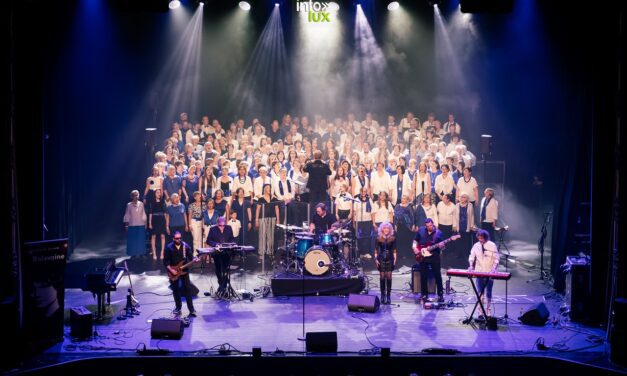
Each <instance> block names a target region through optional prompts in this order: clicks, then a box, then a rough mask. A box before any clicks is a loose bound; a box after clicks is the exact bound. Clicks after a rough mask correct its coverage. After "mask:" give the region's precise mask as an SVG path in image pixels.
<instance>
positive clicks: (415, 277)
mask: <svg viewBox="0 0 627 376" xmlns="http://www.w3.org/2000/svg"><path fill="white" fill-rule="evenodd" d="M411 272H412V273H411V274H412V278H411V281H412V284H411V292H413V293H414V294H420V293H421V288H420V286H421V284H420V264H416V265H414V266H413V267H412V268H411ZM427 291H428V292H429V294H435V293H436V289H435V277H434V276H433V270H431V268H429V276H428V277H427Z"/></svg>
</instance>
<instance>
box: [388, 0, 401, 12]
mask: <svg viewBox="0 0 627 376" xmlns="http://www.w3.org/2000/svg"><path fill="white" fill-rule="evenodd" d="M400 7H401V4H399V3H398V1H392V2H391V3H389V4H388V10H397V9H398V8H400Z"/></svg>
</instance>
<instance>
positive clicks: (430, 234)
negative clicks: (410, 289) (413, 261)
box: [412, 218, 444, 302]
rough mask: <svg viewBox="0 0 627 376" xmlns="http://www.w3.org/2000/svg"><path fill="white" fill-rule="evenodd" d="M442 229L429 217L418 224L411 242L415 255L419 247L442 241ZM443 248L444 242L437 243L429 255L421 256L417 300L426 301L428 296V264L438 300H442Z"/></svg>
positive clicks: (418, 251)
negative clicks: (441, 258)
mask: <svg viewBox="0 0 627 376" xmlns="http://www.w3.org/2000/svg"><path fill="white" fill-rule="evenodd" d="M443 240H444V239H443V236H442V231H440V230H438V229H437V228H436V227H435V225H434V224H433V220H432V219H431V218H427V219H425V225H424V226H420V228H419V229H418V232H417V233H416V238H415V239H414V243H413V247H412V249H413V251H414V254H415V255H418V254H419V253H420V252H421V249H422V248H424V247H427V246H431V245H434V244H437V243H441V242H443ZM443 250H444V244H441V245H439V247H438V248H435V249H433V250H432V251H431V255H429V256H426V257H423V258H422V260H421V262H420V294H421V297H420V298H419V300H423V301H426V300H427V298H428V297H429V289H428V285H427V282H428V279H427V277H428V275H429V265H431V269H432V270H433V276H434V277H435V286H436V290H437V293H438V302H444V288H443V287H442V274H441V272H440V252H442V251H443Z"/></svg>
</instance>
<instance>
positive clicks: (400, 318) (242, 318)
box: [44, 245, 608, 366]
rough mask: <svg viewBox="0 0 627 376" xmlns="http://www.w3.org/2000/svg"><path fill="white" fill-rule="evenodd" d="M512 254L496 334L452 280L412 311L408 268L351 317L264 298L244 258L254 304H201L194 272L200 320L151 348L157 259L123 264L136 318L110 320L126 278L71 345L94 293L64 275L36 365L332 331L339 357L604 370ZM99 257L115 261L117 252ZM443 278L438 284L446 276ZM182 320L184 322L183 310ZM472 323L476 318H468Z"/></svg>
mask: <svg viewBox="0 0 627 376" xmlns="http://www.w3.org/2000/svg"><path fill="white" fill-rule="evenodd" d="M512 248H513V247H512V245H510V249H512ZM518 248H519V249H521V250H523V251H520V254H519V255H516V251H515V250H512V255H514V257H515V258H517V259H519V260H520V261H519V262H517V263H515V264H512V263H510V264H509V267H510V271H511V272H512V279H511V280H510V281H509V284H508V304H507V313H508V315H509V320H500V321H499V324H498V329H497V330H495V331H492V330H487V329H484V328H482V327H481V326H479V325H465V324H463V323H462V321H463V320H464V319H465V318H467V317H468V315H469V313H470V311H471V310H472V306H473V305H474V301H475V298H474V294H473V292H472V289H471V287H470V283H469V281H468V279H466V278H459V277H457V278H456V277H453V278H452V280H451V282H452V283H451V286H452V288H453V289H454V290H455V292H453V293H451V294H447V295H446V301H447V302H452V303H453V304H452V305H451V307H450V308H448V309H439V310H433V309H425V308H423V307H422V306H421V305H419V304H416V301H415V297H414V294H412V293H411V290H410V287H409V282H410V278H411V268H410V267H409V265H407V266H404V267H400V268H399V269H398V270H397V271H395V272H394V278H393V292H392V305H389V306H381V309H380V310H379V311H378V312H376V313H354V312H349V311H348V309H347V300H348V297H347V296H307V297H300V296H292V297H274V296H273V295H272V294H269V295H268V296H266V297H263V296H262V293H263V291H264V290H265V289H267V288H269V287H270V282H271V277H272V276H273V274H274V273H277V272H279V270H274V269H272V267H271V266H269V265H267V264H265V263H264V264H258V263H257V261H256V260H255V259H252V260H251V259H250V258H249V260H248V261H247V262H245V263H244V264H243V265H242V264H240V265H241V267H240V268H239V269H238V270H234V271H233V273H232V277H231V281H232V285H233V287H234V288H235V290H237V291H240V292H247V293H251V294H253V295H257V297H255V298H254V300H253V301H250V300H241V301H221V300H216V299H214V298H212V297H210V296H205V293H209V294H210V293H212V292H213V290H214V289H215V288H217V280H216V278H215V275H214V272H213V266H212V265H209V266H207V267H204V268H202V269H196V270H194V272H193V273H192V274H191V280H192V281H193V283H194V284H195V285H196V286H197V287H198V288H199V290H200V293H199V294H198V297H196V298H195V299H194V305H195V307H196V310H197V311H198V317H197V318H194V319H192V320H191V323H190V325H189V327H187V328H185V332H184V335H183V338H182V339H180V340H153V339H151V337H150V329H151V321H152V320H153V319H157V318H168V317H171V313H170V312H171V310H172V309H173V308H174V303H173V299H172V296H171V292H170V290H169V288H168V283H167V276H166V274H165V273H164V271H163V267H162V264H161V261H160V260H159V261H153V260H151V259H147V258H139V259H130V260H129V268H130V269H131V272H132V275H131V278H132V283H133V288H134V291H135V295H136V297H137V299H138V300H139V302H140V310H141V314H139V315H138V316H134V317H133V318H130V319H126V320H118V319H117V318H116V317H117V315H118V313H119V312H120V311H121V310H122V309H123V308H124V306H125V304H126V291H127V288H128V287H129V281H128V279H127V278H124V279H123V280H122V281H121V283H120V285H119V286H118V289H117V291H116V292H113V293H112V296H111V300H112V304H111V306H110V309H109V316H110V318H109V319H105V320H103V321H102V322H98V323H96V327H95V331H96V333H97V336H95V337H93V338H92V339H90V340H85V341H77V340H74V339H72V338H70V335H69V333H70V328H69V310H70V308H72V307H77V306H85V307H87V308H88V309H90V310H91V311H92V312H93V311H95V306H96V301H95V299H94V298H93V297H92V294H91V293H89V292H85V291H81V290H80V289H79V288H75V287H76V283H77V280H76V279H74V280H73V278H72V277H70V278H69V280H68V281H67V284H68V288H67V289H66V296H65V308H66V327H65V331H66V335H65V340H64V341H63V342H62V343H59V344H57V345H55V346H53V347H51V348H49V349H48V350H47V351H46V354H45V355H44V357H47V358H48V359H50V358H52V359H55V361H57V362H58V361H61V360H64V359H66V360H67V359H77V358H82V357H94V356H96V357H100V356H112V355H120V356H134V355H135V351H136V349H137V348H138V347H142V346H144V345H145V346H146V347H147V348H152V349H155V348H160V349H167V350H170V351H173V352H179V353H180V354H181V355H185V354H203V353H207V351H208V349H214V350H215V349H219V348H220V346H225V347H227V348H229V346H230V348H232V349H237V350H240V351H242V352H250V351H251V349H252V348H253V347H261V349H262V351H263V352H274V351H275V350H281V351H284V352H286V353H288V354H289V353H303V352H304V351H305V342H304V341H302V340H300V339H301V338H303V336H304V334H305V333H306V332H321V331H331V332H337V338H338V351H339V352H341V353H346V354H358V353H359V354H362V355H363V354H367V353H368V352H369V351H371V350H372V349H373V348H375V347H378V348H385V347H388V348H390V349H391V351H392V353H393V354H395V353H396V354H401V353H406V354H418V353H420V352H421V351H422V350H423V349H427V348H448V349H456V350H458V351H460V352H461V354H462V355H498V354H501V355H512V354H514V355H533V356H553V357H559V358H563V359H575V360H577V361H581V362H587V363H591V364H598V365H601V366H606V365H607V358H608V356H607V351H608V349H607V346H606V344H605V342H604V339H605V331H604V330H602V329H601V328H591V327H585V326H583V325H581V324H577V323H572V322H569V321H568V320H567V319H565V318H563V317H561V315H560V312H559V307H560V305H561V304H562V303H563V301H562V297H561V296H559V295H557V294H554V293H552V292H551V291H550V288H549V286H548V284H546V283H544V282H543V281H538V280H536V281H529V280H532V279H535V278H537V277H538V275H539V271H538V270H537V268H533V267H531V266H532V265H533V262H534V260H533V255H531V256H530V255H528V254H527V253H526V252H527V251H528V248H527V251H524V249H525V248H523V247H522V246H519V247H518ZM107 256H114V257H115V256H116V252H110V253H109V254H107ZM117 256H118V261H121V260H123V255H120V254H118V255H117ZM91 260H92V259H91V258H90V257H81V253H78V254H76V253H75V254H74V255H73V256H72V260H71V262H70V263H69V264H68V270H70V273H74V274H75V275H76V273H79V272H81V271H82V272H85V271H86V270H85V268H86V267H87V266H88V265H89V264H90V263H91V262H92V261H91ZM522 260H525V261H522ZM521 261H522V262H521ZM442 273H443V277H444V279H446V274H445V270H443V272H442ZM364 275H365V276H366V280H365V289H364V292H368V293H370V294H376V295H378V294H379V288H378V283H379V277H378V273H377V272H376V271H373V270H371V269H369V268H366V270H364ZM266 291H267V290H266ZM493 300H494V303H495V306H494V315H495V316H497V317H502V316H503V315H504V314H505V309H506V305H505V282H504V281H495V285H494V299H493ZM539 302H544V303H545V304H546V306H547V307H548V309H549V311H550V319H549V322H548V323H547V324H546V325H545V326H542V327H534V326H528V325H523V324H522V323H520V322H519V321H518V320H517V318H518V317H519V316H520V314H521V313H522V312H525V311H526V310H528V309H529V308H530V307H531V306H533V305H534V304H536V303H539ZM183 315H184V316H185V315H187V307H186V306H185V304H183ZM477 316H478V312H477V313H475V317H477ZM538 341H543V343H544V345H545V346H548V347H549V348H550V349H549V350H538V348H537V343H538ZM225 344H228V345H225Z"/></svg>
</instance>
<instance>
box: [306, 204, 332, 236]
mask: <svg viewBox="0 0 627 376" xmlns="http://www.w3.org/2000/svg"><path fill="white" fill-rule="evenodd" d="M333 223H335V216H333V215H332V214H331V213H328V212H327V206H326V205H325V204H324V203H322V202H321V203H319V204H318V205H316V214H314V215H313V218H312V220H311V223H310V224H309V232H312V233H314V234H315V235H316V238H317V237H318V235H321V234H330V233H331V231H333Z"/></svg>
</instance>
